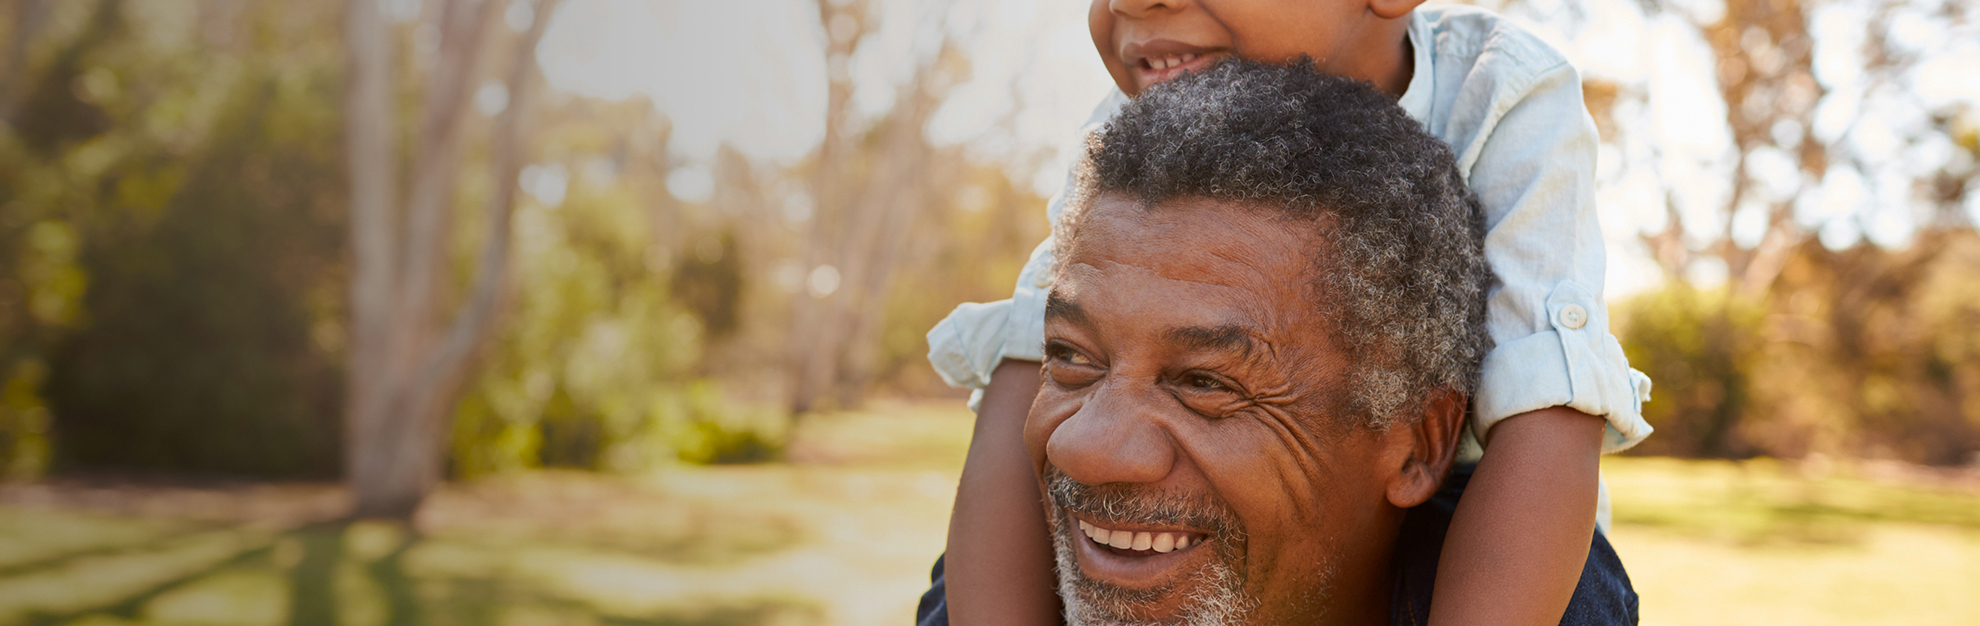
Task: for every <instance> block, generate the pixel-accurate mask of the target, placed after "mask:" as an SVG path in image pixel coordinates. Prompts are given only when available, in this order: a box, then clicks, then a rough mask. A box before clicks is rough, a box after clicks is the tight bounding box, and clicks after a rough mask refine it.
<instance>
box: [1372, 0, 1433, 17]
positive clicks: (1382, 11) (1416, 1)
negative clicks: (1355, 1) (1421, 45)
mask: <svg viewBox="0 0 1980 626" xmlns="http://www.w3.org/2000/svg"><path fill="white" fill-rule="evenodd" d="M1422 5H1423V0H1368V10H1370V11H1374V12H1375V16H1376V17H1379V18H1382V19H1385V20H1393V19H1396V18H1399V17H1402V16H1405V15H1409V12H1410V11H1414V10H1416V7H1419V6H1422Z"/></svg>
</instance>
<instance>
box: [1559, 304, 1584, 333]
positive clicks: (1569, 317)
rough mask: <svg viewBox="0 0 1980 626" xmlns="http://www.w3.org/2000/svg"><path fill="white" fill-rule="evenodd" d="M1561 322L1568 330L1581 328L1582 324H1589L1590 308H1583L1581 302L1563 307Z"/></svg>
mask: <svg viewBox="0 0 1980 626" xmlns="http://www.w3.org/2000/svg"><path fill="white" fill-rule="evenodd" d="M1560 322H1561V325H1562V326H1566V327H1567V328H1568V330H1581V327H1582V326H1585V325H1587V324H1588V310H1587V309H1584V308H1581V305H1579V304H1570V305H1567V306H1564V307H1561V314H1560Z"/></svg>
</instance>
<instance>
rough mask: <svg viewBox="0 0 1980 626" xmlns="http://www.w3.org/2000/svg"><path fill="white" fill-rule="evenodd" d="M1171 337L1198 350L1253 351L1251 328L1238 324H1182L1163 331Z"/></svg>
mask: <svg viewBox="0 0 1980 626" xmlns="http://www.w3.org/2000/svg"><path fill="white" fill-rule="evenodd" d="M1163 334H1164V335H1166V336H1167V337H1168V339H1169V341H1173V342H1176V343H1180V344H1183V345H1186V346H1189V347H1191V348H1194V349H1197V350H1233V349H1235V350H1237V351H1239V352H1244V353H1247V354H1248V353H1250V352H1251V329H1250V328H1247V327H1244V326H1239V325H1237V324H1225V325H1223V326H1214V327H1213V326H1182V327H1178V328H1171V329H1169V330H1168V332H1165V333H1163Z"/></svg>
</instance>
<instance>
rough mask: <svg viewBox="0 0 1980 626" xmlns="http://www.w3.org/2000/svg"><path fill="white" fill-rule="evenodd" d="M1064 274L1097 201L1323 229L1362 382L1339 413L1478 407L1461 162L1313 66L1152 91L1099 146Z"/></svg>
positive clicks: (1074, 215)
mask: <svg viewBox="0 0 1980 626" xmlns="http://www.w3.org/2000/svg"><path fill="white" fill-rule="evenodd" d="M1078 181H1079V182H1078V184H1077V186H1076V188H1075V194H1074V196H1073V198H1072V202H1069V203H1068V210H1067V211H1066V213H1065V214H1064V216H1063V217H1061V218H1060V224H1059V234H1058V236H1059V239H1058V244H1057V249H1056V252H1057V253H1058V254H1057V255H1056V256H1057V257H1058V259H1059V262H1060V265H1061V267H1063V265H1064V263H1065V260H1066V259H1069V258H1071V257H1072V254H1071V252H1072V249H1073V247H1074V246H1076V245H1078V242H1079V232H1080V221H1081V219H1080V218H1081V215H1082V214H1083V213H1084V212H1085V208H1086V207H1088V206H1090V205H1091V204H1092V201H1093V199H1095V198H1098V197H1100V196H1102V195H1115V194H1118V195H1123V196H1128V197H1132V198H1135V199H1137V200H1139V202H1140V203H1141V205H1142V207H1143V208H1144V210H1159V207H1160V205H1161V204H1162V203H1163V202H1165V201H1168V200H1171V199H1175V198H1187V197H1198V198H1208V199H1215V200H1224V201H1233V202H1243V203H1256V204H1260V205H1265V206H1268V207H1270V208H1273V209H1276V210H1278V211H1280V212H1281V213H1282V214H1283V215H1285V216H1286V217H1289V218H1293V219H1298V220H1303V221H1307V222H1311V223H1313V224H1315V226H1316V228H1318V229H1320V234H1321V239H1322V240H1323V241H1326V242H1328V245H1326V246H1324V248H1325V249H1323V250H1317V251H1315V255H1314V257H1315V273H1316V274H1317V279H1318V282H1317V286H1318V287H1319V289H1318V292H1319V293H1321V294H1327V296H1326V301H1324V302H1320V303H1318V305H1319V306H1320V307H1321V313H1322V314H1323V315H1326V316H1327V317H1328V318H1329V319H1330V320H1332V326H1333V328H1334V339H1335V341H1336V342H1337V345H1338V346H1339V347H1341V348H1342V349H1343V350H1345V351H1346V352H1347V353H1348V354H1349V355H1350V359H1351V361H1352V362H1353V363H1354V366H1353V367H1354V369H1353V370H1352V372H1351V373H1350V374H1349V376H1350V380H1349V381H1348V385H1349V386H1348V389H1350V392H1349V393H1348V394H1347V397H1345V398H1340V400H1343V401H1345V403H1346V405H1345V406H1344V407H1343V408H1345V409H1347V410H1348V411H1351V414H1352V415H1358V416H1359V417H1361V418H1362V419H1363V421H1364V425H1366V426H1367V427H1370V428H1373V429H1377V430H1380V429H1385V428H1388V427H1389V426H1390V425H1391V424H1394V423H1396V422H1397V421H1398V420H1399V419H1400V420H1401V421H1404V422H1411V421H1414V420H1415V419H1416V417H1415V416H1420V415H1422V411H1421V406H1422V403H1423V402H1424V401H1425V399H1427V398H1428V397H1429V394H1430V393H1431V392H1432V391H1434V390H1438V389H1448V390H1452V391H1457V392H1459V393H1463V394H1465V395H1466V396H1467V397H1468V396H1470V394H1471V392H1472V390H1473V388H1474V387H1475V386H1476V384H1477V380H1478V368H1479V362H1480V360H1481V359H1483V358H1484V355H1485V352H1486V351H1487V350H1488V349H1490V347H1491V339H1490V338H1489V337H1488V336H1487V335H1486V334H1485V297H1486V291H1487V289H1488V288H1489V287H1490V285H1491V281H1492V275H1491V271H1490V270H1489V269H1488V268H1487V267H1486V265H1485V254H1484V236H1485V226H1484V214H1483V211H1482V210H1481V209H1480V207H1479V204H1478V200H1477V199H1476V198H1475V197H1474V196H1472V194H1471V191H1470V189H1469V188H1467V187H1466V186H1465V182H1464V180H1463V178H1462V177H1461V176H1459V174H1458V170H1457V166H1456V162H1455V159H1453V158H1452V156H1451V151H1450V148H1448V147H1446V146H1445V145H1444V143H1443V142H1441V141H1438V140H1437V139H1436V138H1435V137H1432V136H1430V135H1429V134H1428V133H1426V132H1424V130H1423V127H1422V126H1421V125H1420V124H1418V123H1417V122H1416V121H1415V120H1413V119H1410V117H1409V116H1408V115H1406V114H1405V113H1404V112H1403V111H1402V109H1401V108H1399V107H1397V106H1396V103H1395V101H1394V100H1393V99H1392V98H1390V97H1389V96H1386V95H1383V94H1382V93H1380V92H1377V91H1376V90H1375V89H1374V88H1373V87H1371V86H1369V85H1368V84H1366V83H1362V82H1358V81H1355V80H1352V79H1347V78H1341V77H1336V76H1328V75H1326V74H1322V73H1320V72H1319V71H1317V70H1316V69H1314V68H1313V66H1312V62H1311V61H1310V60H1306V59H1301V60H1300V61H1297V62H1294V63H1290V64H1284V65H1278V64H1267V63H1257V62H1251V61H1244V60H1238V59H1232V60H1227V61H1224V62H1223V63H1220V64H1218V65H1217V66H1216V67H1213V68H1211V69H1208V70H1205V71H1201V72H1196V73H1194V74H1191V75H1188V76H1184V77H1181V78H1177V79H1175V80H1172V81H1169V82H1167V83H1163V84H1160V85H1156V86H1154V87H1151V88H1149V89H1148V90H1146V91H1144V92H1142V94H1141V95H1140V96H1138V97H1136V98H1135V99H1134V100H1132V101H1130V102H1129V103H1127V104H1126V105H1125V107H1124V108H1123V109H1122V110H1121V112H1120V113H1119V114H1118V115H1116V116H1115V117H1114V119H1113V120H1112V121H1111V122H1109V123H1108V124H1107V125H1106V126H1105V127H1104V128H1103V129H1102V130H1101V131H1100V132H1099V133H1098V134H1097V135H1096V136H1095V137H1093V138H1092V139H1090V140H1089V142H1088V146H1087V155H1086V160H1085V162H1084V163H1083V164H1082V165H1081V172H1080V174H1079V178H1078Z"/></svg>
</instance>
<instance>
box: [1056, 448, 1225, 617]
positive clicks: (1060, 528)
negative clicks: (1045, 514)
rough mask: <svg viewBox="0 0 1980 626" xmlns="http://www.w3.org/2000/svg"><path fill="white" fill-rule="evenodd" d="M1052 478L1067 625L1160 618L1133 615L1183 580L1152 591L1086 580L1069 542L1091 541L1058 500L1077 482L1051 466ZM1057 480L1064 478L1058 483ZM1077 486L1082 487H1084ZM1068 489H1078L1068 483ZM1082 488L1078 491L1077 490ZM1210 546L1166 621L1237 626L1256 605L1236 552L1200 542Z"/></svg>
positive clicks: (1114, 505) (1061, 593) (1116, 505)
mask: <svg viewBox="0 0 1980 626" xmlns="http://www.w3.org/2000/svg"><path fill="white" fill-rule="evenodd" d="M1047 480H1048V481H1051V485H1052V486H1051V487H1050V489H1051V491H1052V493H1051V496H1052V497H1051V498H1050V502H1049V503H1048V505H1049V506H1050V507H1051V509H1052V514H1051V518H1052V519H1051V521H1052V526H1053V528H1052V553H1053V557H1054V559H1053V560H1054V562H1055V565H1056V568H1057V570H1058V578H1059V598H1060V599H1061V600H1062V601H1063V602H1064V604H1065V610H1066V623H1067V624H1069V625H1071V626H1154V625H1156V624H1162V623H1163V622H1154V621H1148V620H1140V619H1135V618H1133V617H1132V616H1133V615H1134V614H1136V613H1145V612H1147V611H1148V610H1151V609H1154V608H1156V607H1157V606H1159V605H1160V603H1161V602H1162V600H1163V599H1164V598H1165V597H1166V596H1168V595H1169V594H1170V593H1172V592H1173V591H1174V587H1175V586H1176V585H1179V584H1181V583H1182V582H1183V581H1175V582H1171V583H1170V584H1169V585H1166V586H1163V587H1158V588H1155V589H1146V590H1142V589H1124V588H1121V587H1118V586H1115V585H1111V584H1107V583H1103V582H1100V581H1097V580H1093V579H1091V578H1087V577H1086V574H1085V573H1084V572H1082V571H1080V569H1079V561H1078V558H1077V557H1075V556H1073V542H1074V541H1091V540H1090V539H1088V538H1087V537H1086V536H1085V535H1081V534H1077V533H1074V532H1073V531H1072V530H1071V528H1072V526H1073V524H1072V523H1071V521H1070V520H1069V519H1068V518H1067V513H1066V506H1065V504H1063V503H1061V502H1060V501H1061V500H1063V499H1066V497H1067V495H1068V494H1067V491H1069V490H1070V489H1068V487H1069V486H1071V485H1078V483H1076V482H1073V481H1072V479H1071V478H1068V477H1066V476H1065V474H1061V473H1059V472H1058V471H1057V470H1056V468H1054V469H1052V470H1050V473H1049V474H1047ZM1060 481H1064V482H1063V483H1062V482H1060ZM1079 487H1084V486H1083V485H1081V486H1079ZM1072 489H1078V487H1073V488H1072ZM1082 491H1083V490H1082ZM1105 506H1106V508H1108V509H1116V508H1139V507H1136V506H1134V505H1133V504H1128V505H1126V506H1122V503H1121V502H1109V503H1107V504H1106V505H1105ZM1230 538H1231V537H1230V534H1229V533H1226V534H1223V536H1220V537H1217V538H1216V540H1217V541H1219V542H1223V541H1229V540H1230ZM1202 547H1203V548H1206V549H1209V548H1214V549H1215V558H1212V559H1211V560H1210V564H1209V565H1208V566H1207V567H1205V568H1204V569H1203V570H1201V571H1199V572H1196V575H1195V576H1193V577H1192V578H1193V579H1194V580H1196V581H1200V585H1199V586H1198V587H1197V588H1196V590H1195V591H1193V592H1191V593H1190V594H1189V597H1188V598H1186V599H1185V600H1184V602H1183V606H1182V611H1181V614H1180V615H1178V616H1177V620H1179V621H1175V620H1171V621H1169V622H1168V623H1170V624H1177V625H1180V626H1236V625H1238V624H1243V623H1244V622H1245V617H1246V615H1248V614H1249V613H1250V612H1251V610H1252V609H1253V608H1256V607H1257V606H1258V602H1257V600H1256V599H1254V598H1252V597H1251V596H1250V595H1249V594H1247V593H1245V590H1244V580H1243V578H1242V577H1240V576H1238V573H1237V567H1236V565H1235V564H1234V563H1233V561H1235V560H1236V555H1234V554H1233V553H1232V551H1231V550H1230V549H1229V546H1228V545H1221V544H1214V545H1204V546H1202Z"/></svg>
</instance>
